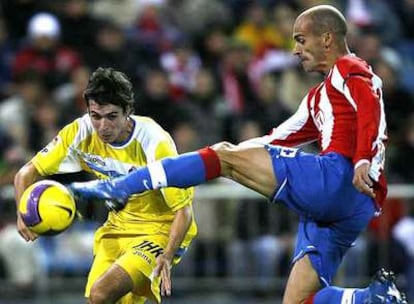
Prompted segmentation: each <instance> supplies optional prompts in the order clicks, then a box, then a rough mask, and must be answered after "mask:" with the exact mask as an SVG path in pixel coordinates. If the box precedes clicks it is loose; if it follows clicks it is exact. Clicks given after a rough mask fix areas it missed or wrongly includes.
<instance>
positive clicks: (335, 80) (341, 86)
mask: <svg viewBox="0 0 414 304" xmlns="http://www.w3.org/2000/svg"><path fill="white" fill-rule="evenodd" d="M331 83H332V86H333V87H334V88H335V89H337V90H338V91H339V92H341V93H342V94H344V96H345V97H346V100H348V102H349V103H350V104H351V106H352V107H353V108H354V110H355V111H356V110H357V105H356V102H355V101H354V99H353V98H352V96H351V92H350V91H349V88H348V86H347V85H346V83H345V79H344V78H343V77H342V75H341V73H339V70H338V67H337V66H336V65H335V66H334V67H333V69H332V77H331Z"/></svg>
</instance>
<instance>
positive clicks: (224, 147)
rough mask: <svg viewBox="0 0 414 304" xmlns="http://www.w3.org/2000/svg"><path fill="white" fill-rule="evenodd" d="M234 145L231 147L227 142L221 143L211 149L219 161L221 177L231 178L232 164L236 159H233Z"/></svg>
mask: <svg viewBox="0 0 414 304" xmlns="http://www.w3.org/2000/svg"><path fill="white" fill-rule="evenodd" d="M235 148H236V145H233V144H231V143H229V142H226V141H223V142H219V143H217V144H215V145H213V146H211V149H212V150H214V151H215V152H216V154H217V156H218V158H219V160H220V168H221V175H222V176H225V177H229V176H231V172H232V169H233V165H234V164H233V162H234V160H235V159H236V158H235V157H234V152H236V149H235Z"/></svg>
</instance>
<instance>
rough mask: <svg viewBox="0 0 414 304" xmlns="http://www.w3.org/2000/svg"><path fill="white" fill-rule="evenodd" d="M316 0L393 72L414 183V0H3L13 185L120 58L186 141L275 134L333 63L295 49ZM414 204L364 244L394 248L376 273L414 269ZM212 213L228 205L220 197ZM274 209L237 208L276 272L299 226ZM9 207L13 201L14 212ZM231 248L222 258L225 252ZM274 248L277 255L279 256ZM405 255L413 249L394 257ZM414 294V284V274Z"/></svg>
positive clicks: (8, 172) (382, 69) (0, 106)
mask: <svg viewBox="0 0 414 304" xmlns="http://www.w3.org/2000/svg"><path fill="white" fill-rule="evenodd" d="M315 4H332V5H335V6H336V7H338V8H339V9H340V10H341V11H342V12H344V15H345V16H346V18H347V20H348V22H349V36H348V39H349V45H350V48H351V51H352V52H354V53H356V54H357V55H358V56H360V57H362V58H363V59H365V60H366V61H368V62H369V63H370V64H371V65H372V66H373V69H374V71H375V72H376V73H377V74H378V75H379V76H380V77H381V78H382V80H383V88H384V90H383V94H384V100H385V111H386V114H387V123H388V127H389V149H388V160H387V176H388V180H389V181H390V182H391V183H412V181H413V180H414V158H413V157H412V156H413V155H414V31H413V28H414V1H413V0H401V1H393V0H337V1H316V0H291V1H287V0H256V1H254V0H117V1H114V0H2V1H1V4H0V189H2V188H1V187H2V186H7V185H11V184H12V181H13V176H14V173H15V172H16V170H17V168H19V167H20V166H21V165H22V164H24V163H25V162H26V161H27V160H28V159H30V158H31V156H33V154H34V153H35V152H36V151H38V150H40V149H41V148H42V147H44V146H45V145H46V144H47V143H48V142H49V141H50V140H51V139H52V138H53V137H54V136H55V134H56V132H57V131H58V130H59V129H60V128H61V127H63V126H64V125H65V124H67V123H68V122H70V121H72V120H73V119H74V118H76V117H78V116H80V115H83V113H85V111H86V107H85V102H84V101H83V99H82V92H83V89H84V88H85V86H86V83H87V81H88V77H89V75H90V73H91V71H93V70H95V69H96V68H97V67H99V66H105V67H108V66H111V67H114V68H116V69H119V70H121V71H123V72H125V73H126V74H127V75H128V76H129V77H130V79H131V81H132V82H133V84H134V86H135V96H136V108H135V113H136V114H138V115H147V116H151V117H153V118H154V119H155V120H156V121H157V122H158V123H159V124H161V126H163V127H164V128H165V129H166V130H168V131H169V132H170V133H171V134H172V136H173V138H174V140H175V141H176V144H177V148H178V150H179V152H186V151H190V150H193V149H196V148H199V147H202V146H205V145H209V144H213V143H215V142H217V141H220V140H227V141H231V142H235V143H236V142H239V141H241V140H243V139H246V138H250V137H253V136H259V135H263V134H266V133H268V132H269V131H270V130H271V128H272V127H274V126H277V125H278V124H279V123H280V122H282V121H283V120H284V119H286V118H287V117H289V116H290V115H291V114H292V113H293V112H294V111H295V110H296V107H297V106H298V104H299V103H300V101H301V100H302V98H303V96H304V94H305V93H306V92H307V90H308V89H309V88H310V87H311V86H313V85H315V84H317V83H318V82H320V81H321V77H322V76H321V75H316V74H315V75H313V74H305V73H304V72H302V71H301V68H300V67H299V65H298V62H297V61H296V59H295V58H294V56H293V55H292V53H291V51H292V46H293V40H292V26H293V22H294V20H295V17H296V16H297V15H298V13H300V12H301V11H302V10H304V9H305V8H307V7H309V6H312V5H315ZM78 177H79V178H87V177H83V176H78ZM0 192H1V191H0ZM412 203H413V201H410V200H401V199H393V200H392V201H391V200H390V203H389V204H387V206H388V207H387V208H386V210H385V212H384V216H383V217H382V219H381V221H375V222H373V224H372V225H371V227H370V229H369V232H368V234H367V236H365V239H364V242H363V243H364V245H363V246H361V247H358V246H357V247H358V248H363V249H360V250H365V251H366V252H370V254H371V255H375V254H378V252H380V253H381V252H382V257H377V258H376V259H375V258H374V259H372V260H371V262H372V264H373V265H370V268H369V269H368V270H367V273H372V271H373V269H375V268H376V267H377V266H378V264H380V263H381V264H388V265H383V266H390V267H392V268H394V269H395V270H396V271H397V272H398V273H399V274H401V275H402V277H403V279H404V278H405V281H406V282H408V281H410V280H409V279H408V278H411V283H413V282H414V266H413V265H414V249H413V244H414V239H413V238H414V233H413V230H414V228H413V227H414V223H413V222H414V219H413V211H412V210H413V209H414V208H413V205H412ZM13 204H14V202H13V201H12V202H11V203H10V202H8V200H7V199H5V198H4V195H3V196H2V195H0V207H1V209H0V210H1V211H0V214H1V217H2V219H1V220H0V222H1V223H2V225H3V229H2V230H1V232H0V248H2V247H3V248H6V247H4V246H7V245H2V244H3V243H4V242H6V241H7V239H6V241H5V238H4V237H2V233H4V232H5V231H8V230H7V229H6V228H7V227H8V226H9V225H12V224H14V222H13V221H14V214H15V213H14V212H15V211H14V206H13ZM211 206H213V204H212V205H211ZM200 208H203V207H201V206H200ZM207 208H208V207H207ZM267 208H271V209H270V211H269V209H267ZM98 209H99V208H91V207H85V210H84V211H85V212H84V213H85V214H86V218H90V219H95V220H101V219H102V218H104V215H103V214H102V211H99V210H98ZM210 209H212V208H210ZM205 212H211V213H212V214H214V217H216V213H217V211H215V210H209V211H205ZM272 212H273V206H271V207H269V206H268V205H266V204H251V203H247V201H242V202H239V203H238V207H237V210H236V211H235V212H234V213H233V216H234V217H236V220H237V222H238V223H239V225H235V227H234V228H233V229H234V230H235V232H233V235H232V237H233V238H234V239H237V240H238V241H239V243H238V244H237V246H233V247H232V248H233V249H232V251H234V252H235V253H234V254H235V255H237V254H239V255H240V254H241V253H243V252H247V251H246V250H244V249H240V248H245V247H240V246H250V247H249V248H251V249H252V250H251V252H253V253H252V255H253V258H254V257H255V255H254V254H256V259H255V260H256V261H257V262H258V266H257V269H261V270H262V271H265V272H266V271H268V270H269V269H270V270H271V268H269V267H263V265H261V264H260V263H259V262H261V263H262V264H263V263H268V264H267V265H273V264H275V263H277V261H276V260H275V259H276V258H279V257H280V256H283V254H279V253H280V252H284V251H286V252H287V251H288V249H287V248H289V245H286V244H289V242H290V241H289V237H286V231H287V229H284V228H283V226H289V225H282V226H278V227H279V228H278V229H276V230H275V229H271V227H272V224H273V223H272V220H269V219H275V218H276V219H277V220H278V221H279V222H280V221H282V222H285V221H286V217H283V216H277V217H272V216H271V215H272V214H273V213H272ZM283 212H285V211H284V210H283V209H282V210H281V209H277V210H276V213H281V214H282V215H283V214H284V213H283ZM196 213H197V210H196ZM5 214H10V218H9V220H6V218H7V216H4V215H5ZM204 214H206V213H203V214H201V212H199V214H198V217H203V216H204ZM252 215H253V216H254V217H255V219H253V221H255V222H257V223H258V224H257V227H255V228H254V229H250V228H249V229H247V228H246V227H247V224H246V223H245V222H246V220H248V221H252V219H251V216H252ZM200 221H202V219H200ZM269 221H270V222H269ZM268 222H269V223H268ZM280 227H282V228H280ZM201 235H203V232H201ZM410 235H411V237H410ZM202 239H203V238H202V237H201V240H202ZM205 240H206V241H205V242H204V243H203V242H202V241H199V242H198V244H197V243H196V249H195V254H196V253H197V252H198V251H200V252H204V251H202V250H201V249H202V248H203V246H204V247H205V246H207V247H208V246H209V244H210V242H218V243H220V244H222V243H223V240H222V239H220V238H214V237H213V238H208V237H206V238H205ZM1 242H3V243H1ZM224 243H225V242H224ZM6 244H7V242H6ZM220 244H219V246H218V247H217V248H221V245H220ZM383 244H386V246H382V245H383ZM378 247H380V248H385V252H384V250H382V251H381V250H377V249H376V248H378ZM200 248H201V249H200ZM280 248H284V249H280ZM223 250H225V249H223ZM0 251H1V250H0ZM217 252H218V253H217V254H216V258H217V260H218V261H222V260H223V259H222V258H220V256H224V255H225V254H220V250H218V251H217ZM263 252H265V253H269V254H268V255H267V257H270V258H269V259H267V260H266V257H263V255H261V254H263ZM355 252H357V251H355ZM395 254H399V255H400V256H401V257H402V258H401V259H393V258H391V256H393V255H394V256H395ZM0 256H1V252H0ZM204 261H206V257H204ZM355 261H356V260H354V262H355ZM376 261H377V262H376ZM397 262H398V263H397ZM270 263H273V264H270ZM286 263H288V262H286V261H285V263H284V264H283V263H280V265H286ZM6 264H7V263H6ZM240 265H241V264H239V265H238V266H240ZM236 266H237V265H236ZM197 267H198V268H197V270H196V274H198V275H204V274H205V271H204V270H203V269H204V268H203V267H204V266H203V265H201V266H200V265H198V266H197ZM220 267H221V268H223V267H224V266H223V265H222V264H220ZM220 267H219V268H220ZM226 267H227V266H226ZM229 267H230V266H229ZM5 268H7V267H5ZM221 268H220V269H221ZM233 268H234V267H233ZM236 268H237V267H236ZM279 268H280V267H279ZM279 268H278V269H279ZM282 268H283V267H282ZM349 269H351V270H350V271H351V272H352V267H349ZM235 271H236V272H237V271H239V274H240V271H241V272H243V271H247V270H240V269H239V270H237V269H236V270H235ZM3 272H7V270H6V271H3ZM270 272H271V275H274V271H272V270H271V271H270ZM0 273H1V267H0ZM255 275H257V276H260V273H256V274H255ZM408 285H409V284H408V283H407V286H408ZM407 289H408V287H407ZM411 293H412V294H411V297H413V293H414V288H412V287H411Z"/></svg>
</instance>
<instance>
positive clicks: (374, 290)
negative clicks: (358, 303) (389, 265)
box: [366, 269, 408, 304]
mask: <svg viewBox="0 0 414 304" xmlns="http://www.w3.org/2000/svg"><path fill="white" fill-rule="evenodd" d="M394 280H395V276H394V273H393V272H392V271H386V270H385V269H380V270H378V272H377V273H376V275H375V276H374V278H373V280H372V282H371V284H369V286H368V291H369V293H368V299H367V300H366V304H407V303H408V302H407V300H406V298H405V295H404V294H403V293H401V292H400V291H399V290H398V289H397V287H396V286H395V283H394Z"/></svg>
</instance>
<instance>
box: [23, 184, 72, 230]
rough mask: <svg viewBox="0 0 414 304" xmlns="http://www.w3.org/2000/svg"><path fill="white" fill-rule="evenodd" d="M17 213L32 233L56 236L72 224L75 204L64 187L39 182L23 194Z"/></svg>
mask: <svg viewBox="0 0 414 304" xmlns="http://www.w3.org/2000/svg"><path fill="white" fill-rule="evenodd" d="M19 213H20V215H21V218H22V219H23V222H24V223H25V224H26V226H27V227H28V228H29V229H30V230H31V231H33V232H34V233H36V234H39V235H56V234H58V233H60V232H62V231H64V230H65V229H66V228H68V227H69V226H70V225H71V224H72V222H73V219H74V218H75V214H76V204H75V200H74V198H73V196H72V195H71V193H70V192H69V190H68V189H67V188H66V187H65V186H63V185H62V184H60V183H58V182H56V181H52V180H41V181H38V182H36V183H34V184H32V185H30V186H29V187H28V188H27V189H26V190H25V191H24V192H23V195H22V197H21V199H20V202H19Z"/></svg>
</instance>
